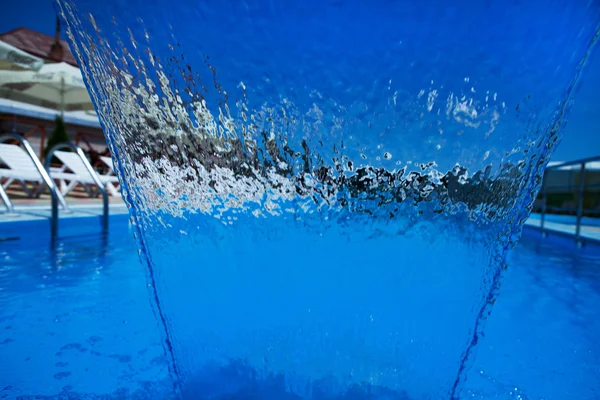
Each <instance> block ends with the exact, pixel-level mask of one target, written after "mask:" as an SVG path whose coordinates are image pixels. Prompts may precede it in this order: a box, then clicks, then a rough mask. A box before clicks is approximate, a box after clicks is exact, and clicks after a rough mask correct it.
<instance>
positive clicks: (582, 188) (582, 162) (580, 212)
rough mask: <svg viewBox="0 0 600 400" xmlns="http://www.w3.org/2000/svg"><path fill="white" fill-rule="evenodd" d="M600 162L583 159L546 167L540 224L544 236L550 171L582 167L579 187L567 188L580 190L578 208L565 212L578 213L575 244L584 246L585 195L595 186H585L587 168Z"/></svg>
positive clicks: (596, 159) (598, 157)
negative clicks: (594, 162)
mask: <svg viewBox="0 0 600 400" xmlns="http://www.w3.org/2000/svg"><path fill="white" fill-rule="evenodd" d="M599 160H600V156H596V157H589V158H582V159H580V160H574V161H567V162H563V163H560V164H556V165H552V166H548V167H546V169H545V170H544V179H543V181H542V198H543V202H542V212H541V222H540V230H541V231H542V235H545V233H546V232H545V230H544V221H545V217H546V211H547V209H548V205H547V200H548V185H547V174H548V171H550V170H554V169H560V168H563V167H568V166H571V165H580V168H579V185H578V186H577V185H575V186H568V187H567V188H579V191H578V196H577V208H574V209H565V211H576V212H577V222H576V224H575V242H576V243H577V245H578V246H581V245H582V244H583V239H582V238H581V220H582V218H583V212H584V211H585V210H584V208H583V196H584V193H585V189H586V188H587V187H591V186H593V185H586V184H585V171H586V168H585V166H586V164H587V163H590V162H592V161H599Z"/></svg>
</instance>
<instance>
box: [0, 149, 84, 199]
mask: <svg viewBox="0 0 600 400" xmlns="http://www.w3.org/2000/svg"><path fill="white" fill-rule="evenodd" d="M0 160H1V161H2V162H3V163H4V164H6V166H7V167H8V168H0V178H5V179H6V181H5V182H4V184H2V187H3V188H4V189H6V188H8V186H9V185H10V184H11V183H13V182H15V181H16V182H19V183H20V184H21V186H22V187H23V189H24V191H25V193H26V194H27V195H28V196H31V195H32V192H31V191H30V190H29V188H27V184H26V183H27V182H33V183H34V184H36V185H38V186H39V187H40V188H43V187H44V186H43V185H39V184H40V183H43V181H44V180H43V179H42V177H41V175H40V172H39V171H38V170H37V168H36V166H35V164H34V163H33V161H32V160H31V158H30V157H29V155H28V154H27V153H26V152H25V150H23V149H22V148H21V147H20V146H19V145H15V144H6V143H0ZM51 173H52V172H51ZM52 174H53V177H54V178H56V179H67V180H72V179H75V178H76V176H75V175H73V174H69V173H65V172H62V171H60V172H59V171H54V172H53V173H52ZM37 192H38V190H36V193H37ZM61 204H63V205H64V204H65V203H64V199H62V197H61Z"/></svg>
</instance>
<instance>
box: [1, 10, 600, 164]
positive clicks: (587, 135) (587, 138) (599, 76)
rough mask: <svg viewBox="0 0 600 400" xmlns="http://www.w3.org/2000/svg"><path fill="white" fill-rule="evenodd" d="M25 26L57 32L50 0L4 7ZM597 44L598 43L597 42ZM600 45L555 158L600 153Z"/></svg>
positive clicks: (9, 25)
mask: <svg viewBox="0 0 600 400" xmlns="http://www.w3.org/2000/svg"><path fill="white" fill-rule="evenodd" d="M21 26H25V27H28V28H31V29H35V30H38V31H40V32H44V33H47V34H50V35H54V29H55V14H54V7H53V2H52V1H51V0H21V1H15V2H12V3H11V5H10V6H8V7H3V9H2V14H1V15H0V32H6V31H9V30H11V29H14V28H18V27H21ZM63 37H64V35H63ZM597 47H598V46H597ZM599 87H600V49H596V51H595V52H594V54H593V55H592V59H591V60H590V62H589V65H588V67H587V73H586V76H585V77H584V81H583V84H582V85H581V88H580V90H579V92H578V93H577V95H576V97H575V104H574V105H573V108H572V110H571V114H570V117H569V120H568V122H567V125H566V127H565V131H564V133H563V139H562V142H561V144H560V145H559V147H558V148H557V149H556V152H555V155H554V157H553V158H554V160H565V161H566V160H573V159H577V158H584V157H592V156H597V155H600V90H598V89H594V88H599Z"/></svg>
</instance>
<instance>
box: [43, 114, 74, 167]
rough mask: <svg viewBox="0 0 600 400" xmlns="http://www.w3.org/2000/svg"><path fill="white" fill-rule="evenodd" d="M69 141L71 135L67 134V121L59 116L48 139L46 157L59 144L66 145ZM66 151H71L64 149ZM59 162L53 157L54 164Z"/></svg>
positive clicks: (45, 150)
mask: <svg viewBox="0 0 600 400" xmlns="http://www.w3.org/2000/svg"><path fill="white" fill-rule="evenodd" d="M68 141H69V135H68V134H67V126H66V125H65V121H64V119H63V117H61V116H60V115H57V116H56V118H55V120H54V129H53V130H52V134H51V135H50V137H49V138H48V142H47V143H46V148H45V149H44V155H46V154H48V151H49V150H50V149H51V148H52V147H54V146H56V145H57V144H59V143H64V142H68ZM64 150H65V151H70V149H64ZM56 162H58V160H57V159H56V158H55V157H52V163H56Z"/></svg>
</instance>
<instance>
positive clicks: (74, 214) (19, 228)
mask: <svg viewBox="0 0 600 400" xmlns="http://www.w3.org/2000/svg"><path fill="white" fill-rule="evenodd" d="M50 215H51V209H50V208H49V207H48V206H45V205H20V206H16V207H15V213H13V214H8V213H6V212H3V213H2V212H0V242H2V241H6V240H11V239H14V238H15V237H16V236H19V238H20V237H21V236H34V235H35V236H38V237H39V236H49V234H50V229H49V225H50ZM109 216H110V219H109V220H110V222H111V223H110V225H113V224H115V223H116V225H121V224H122V223H123V222H127V223H128V221H129V218H128V217H129V209H128V207H127V206H126V205H125V204H124V203H117V204H110V206H109ZM101 217H102V205H101V204H75V205H72V206H70V207H69V211H68V212H65V211H62V210H59V221H58V223H59V236H63V235H64V234H65V233H66V234H67V235H77V234H79V233H81V234H89V233H100V232H101V223H100V219H101ZM94 219H95V220H97V224H95V223H91V222H92V221H93V220H94ZM44 223H47V224H48V229H47V230H45V231H47V232H44V230H43V229H39V228H40V226H39V225H40V224H44ZM599 225H600V224H599ZM523 230H524V231H533V232H536V231H537V232H539V233H540V236H543V235H542V229H541V227H540V216H539V214H531V216H530V217H529V218H528V220H527V221H526V222H525V224H524V225H523ZM18 232H20V233H21V234H20V235H16V233H18ZM574 232H575V224H572V223H568V221H566V220H565V221H552V220H550V221H548V220H547V221H546V222H545V223H544V231H543V233H544V235H552V236H559V237H561V238H563V239H569V240H571V241H573V242H575V235H574ZM15 235H16V236H15ZM581 238H582V239H583V241H584V242H585V243H590V244H594V245H600V226H594V225H586V226H584V227H582V230H581Z"/></svg>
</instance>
